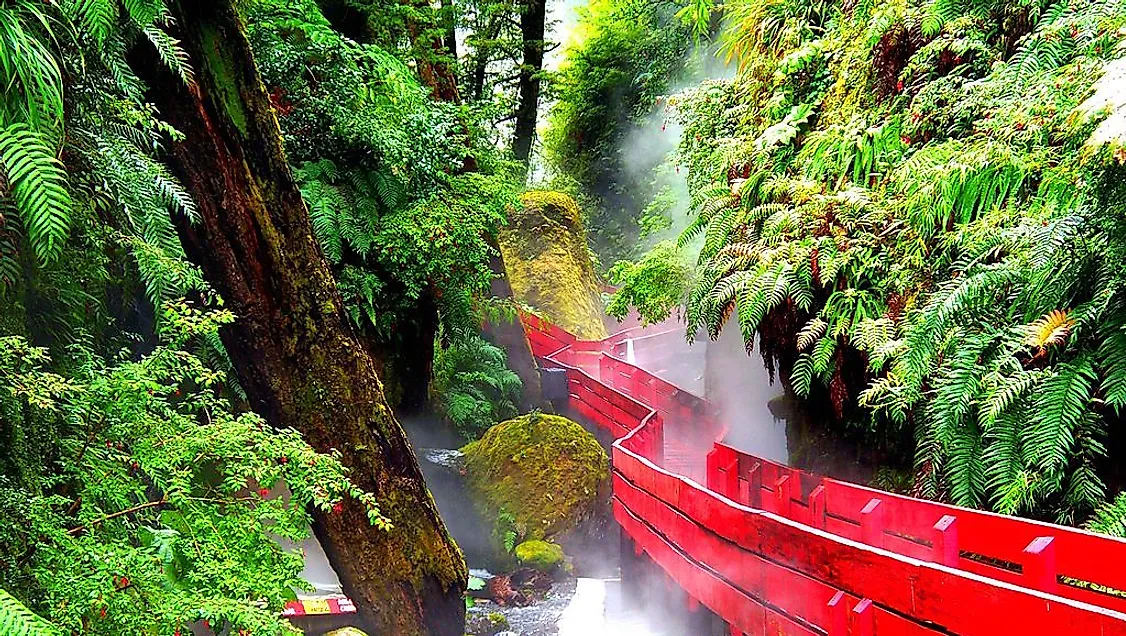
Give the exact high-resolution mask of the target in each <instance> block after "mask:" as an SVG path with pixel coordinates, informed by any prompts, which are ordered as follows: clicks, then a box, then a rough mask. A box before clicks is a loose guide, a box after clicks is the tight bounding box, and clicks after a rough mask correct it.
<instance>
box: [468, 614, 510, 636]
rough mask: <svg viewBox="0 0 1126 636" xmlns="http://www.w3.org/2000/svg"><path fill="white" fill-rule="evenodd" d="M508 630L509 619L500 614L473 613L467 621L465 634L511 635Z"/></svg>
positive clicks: (480, 635)
mask: <svg viewBox="0 0 1126 636" xmlns="http://www.w3.org/2000/svg"><path fill="white" fill-rule="evenodd" d="M508 628H509V625H508V619H507V618H505V616H504V614H501V613H500V612H473V613H470V614H469V615H468V616H467V617H466V621H465V633H467V634H471V635H472V636H500V635H501V634H511V633H512V632H511V631H509V629H508Z"/></svg>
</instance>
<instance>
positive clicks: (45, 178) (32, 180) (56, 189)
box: [0, 123, 72, 263]
mask: <svg viewBox="0 0 1126 636" xmlns="http://www.w3.org/2000/svg"><path fill="white" fill-rule="evenodd" d="M0 170H2V171H3V172H4V174H6V175H7V181H8V183H9V184H10V187H11V192H10V193H3V192H0V196H5V195H7V196H10V197H11V198H12V199H13V200H14V202H15V205H16V209H17V210H18V211H19V214H20V220H21V221H22V222H23V226H24V229H25V230H26V231H27V239H28V242H29V243H30V244H31V247H32V249H33V250H34V251H35V254H36V255H37V256H38V257H39V260H40V261H41V262H43V263H48V262H51V261H53V260H54V259H55V258H56V257H58V255H59V253H60V252H61V251H62V247H63V243H64V242H65V241H66V238H67V235H68V234H69V232H70V222H71V205H72V203H71V198H70V193H69V192H68V191H67V175H66V170H65V169H64V168H63V165H62V163H61V162H60V161H59V160H58V159H56V158H55V156H54V153H53V152H52V151H51V148H50V147H49V146H48V145H47V143H45V142H44V140H43V139H42V137H41V136H40V135H38V134H36V133H35V132H34V131H32V130H31V129H30V128H29V127H28V126H27V125H25V124H18V123H17V124H11V125H9V126H8V127H7V128H6V129H4V130H0Z"/></svg>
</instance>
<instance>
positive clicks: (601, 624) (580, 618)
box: [558, 579, 662, 636]
mask: <svg viewBox="0 0 1126 636" xmlns="http://www.w3.org/2000/svg"><path fill="white" fill-rule="evenodd" d="M619 585H620V581H619V580H618V579H579V580H578V582H577V586H576V588H575V595H574V596H573V597H572V598H571V602H570V604H569V605H567V608H566V609H564V610H563V615H562V616H561V617H560V618H559V623H558V626H559V636H660V635H661V633H662V632H660V631H656V630H654V629H653V627H652V626H651V625H649V624H648V621H647V620H646V619H645V617H644V616H643V615H641V614H639V613H637V612H631V611H629V610H628V609H626V608H624V607H621V603H620V602H616V601H615V599H614V598H613V597H615V596H617V595H616V594H613V593H612V591H611V590H613V592H616V591H617V589H616V588H618V586H619Z"/></svg>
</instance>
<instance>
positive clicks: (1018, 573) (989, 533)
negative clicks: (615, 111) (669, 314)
mask: <svg viewBox="0 0 1126 636" xmlns="http://www.w3.org/2000/svg"><path fill="white" fill-rule="evenodd" d="M525 324H526V330H527V332H528V334H529V341H530V342H531V344H532V350H533V353H535V355H536V356H537V357H538V358H540V359H541V361H542V362H543V364H545V365H551V366H555V367H560V368H564V369H566V373H567V378H568V386H569V389H570V391H569V393H570V395H569V407H570V408H571V409H572V410H574V411H576V412H577V413H579V414H580V415H581V416H582V417H584V418H586V419H588V420H590V421H591V422H593V423H594V424H596V425H597V426H599V427H601V428H603V429H605V430H607V431H610V432H611V433H612V434H613V435H614V437H615V438H617V440H616V441H615V442H614V444H613V447H612V461H613V468H614V477H613V480H614V483H613V506H614V516H615V518H616V519H617V520H618V522H619V524H620V525H621V526H622V529H623V531H624V532H625V533H626V534H627V535H628V536H629V537H630V538H631V539H632V540H633V542H634V545H635V546H636V549H637V550H639V551H643V552H645V553H647V554H648V555H649V557H650V558H651V559H653V560H654V561H655V562H656V563H657V564H658V565H660V566H661V568H662V569H664V570H665V571H666V572H667V573H668V574H669V576H670V577H671V578H672V579H673V580H675V581H676V583H677V584H678V585H679V586H680V587H682V588H683V589H684V590H685V591H686V592H687V593H688V595H689V598H690V599H691V600H690V603H691V604H703V605H705V606H707V607H708V608H709V609H711V610H712V611H713V612H715V613H716V614H717V615H719V616H720V617H721V618H723V620H725V621H726V622H727V623H728V624H729V625H731V630H732V634H735V635H736V636H737V635H738V634H739V633H744V634H772V635H773V634H818V635H821V634H828V635H829V636H845V635H854V636H861V635H877V634H878V635H880V636H890V635H895V634H1099V635H1110V634H1123V635H1126V614H1123V613H1120V612H1121V611H1122V610H1126V600H1124V599H1123V597H1122V596H1121V595H1119V594H1118V593H1117V590H1122V589H1126V542H1123V541H1120V540H1117V539H1112V538H1109V537H1104V536H1101V535H1095V534H1091V533H1087V532H1083V531H1081V530H1075V529H1073V528H1065V527H1061V526H1055V525H1051V524H1044V523H1038V522H1034V521H1029V520H1024V519H1018V518H1013V517H1005V516H1002V515H995V514H990V513H984V512H981V511H976V510H968V509H963V508H957V507H954V506H947V505H943V504H938V503H935V502H931V501H922V500H917V499H911V498H909V497H903V496H900V495H894V494H891V493H886V492H882V491H878V490H872V489H869V488H865V487H862V486H857V485H855V484H849V483H846V482H841V481H837V480H833V479H827V478H822V477H818V476H815V475H811V474H809V473H805V472H803V471H799V470H795V469H792V468H790V467H787V466H782V465H780V464H776V463H773V462H769V461H765V460H762V459H759V458H756V457H753V456H751V455H748V454H746V453H743V452H741V451H739V450H737V449H735V448H732V447H730V446H728V445H726V444H723V443H722V441H720V440H721V439H722V436H723V434H724V433H725V429H724V427H723V426H722V425H721V423H720V421H721V420H720V418H719V417H718V414H717V413H716V411H715V410H714V409H713V408H712V407H711V406H710V405H709V404H707V403H706V402H704V401H703V400H702V399H700V398H699V397H697V396H694V395H692V394H690V393H687V392H685V391H682V390H681V389H679V388H677V387H676V386H675V385H672V384H670V383H668V382H666V381H664V380H661V379H660V378H657V377H656V376H654V375H652V374H650V373H648V372H646V371H645V370H644V369H641V368H639V367H637V366H635V365H632V364H629V363H627V362H625V361H624V360H621V359H620V358H619V357H616V356H615V354H619V355H620V353H621V351H622V349H621V343H622V342H623V341H624V340H626V339H629V338H631V337H635V336H638V335H642V334H644V332H643V331H638V330H632V331H630V332H625V333H621V334H616V335H615V336H612V337H611V338H609V339H607V340H605V341H601V342H584V341H579V340H576V339H575V338H574V337H573V336H571V335H570V334H568V333H566V332H565V331H562V330H561V329H558V328H557V327H554V326H551V325H546V324H543V323H542V322H541V321H539V320H538V319H535V318H534V317H525ZM655 341H659V340H655ZM635 346H637V345H636V343H635ZM674 455H675V456H676V457H674Z"/></svg>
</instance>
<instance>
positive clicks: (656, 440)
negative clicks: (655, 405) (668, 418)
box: [649, 413, 665, 466]
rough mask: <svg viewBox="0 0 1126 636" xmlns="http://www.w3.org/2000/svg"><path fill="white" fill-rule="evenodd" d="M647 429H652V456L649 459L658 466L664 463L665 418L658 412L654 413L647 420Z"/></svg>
mask: <svg viewBox="0 0 1126 636" xmlns="http://www.w3.org/2000/svg"><path fill="white" fill-rule="evenodd" d="M649 430H651V431H653V456H652V457H650V458H649V459H650V461H652V462H653V463H654V464H656V465H658V466H664V465H665V420H664V418H662V417H661V415H660V414H659V413H654V414H653V418H652V419H651V420H649Z"/></svg>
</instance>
